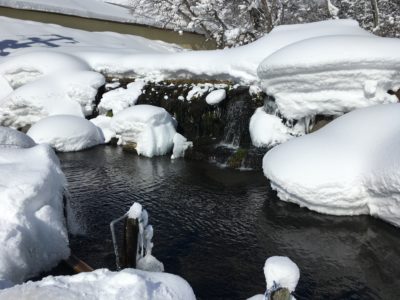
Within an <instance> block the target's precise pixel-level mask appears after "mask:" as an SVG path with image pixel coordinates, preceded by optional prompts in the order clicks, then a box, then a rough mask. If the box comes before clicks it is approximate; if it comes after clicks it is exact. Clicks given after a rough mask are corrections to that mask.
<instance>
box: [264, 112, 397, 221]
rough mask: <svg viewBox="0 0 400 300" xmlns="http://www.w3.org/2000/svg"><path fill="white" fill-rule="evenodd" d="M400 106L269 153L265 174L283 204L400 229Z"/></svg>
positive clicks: (357, 115) (352, 118)
mask: <svg viewBox="0 0 400 300" xmlns="http://www.w3.org/2000/svg"><path fill="white" fill-rule="evenodd" d="M399 132H400V104H386V105H376V106H371V107H368V108H362V109H358V110H355V111H352V112H350V113H348V114H345V115H344V116H341V117H339V118H337V119H335V120H334V121H332V122H331V123H329V124H328V125H327V126H325V127H323V128H322V129H320V130H318V131H316V132H314V133H312V134H309V135H306V136H302V137H299V138H295V139H292V140H290V141H288V142H286V143H284V144H282V145H279V146H276V147H275V148H273V149H272V150H271V151H269V152H268V153H267V154H266V155H265V157H264V159H263V169H264V174H265V176H266V177H268V179H269V180H270V182H271V186H272V188H273V189H275V190H276V191H277V192H278V197H279V198H280V199H282V200H284V201H288V202H294V203H297V204H299V205H300V206H305V207H307V208H309V209H311V210H314V211H317V212H320V213H326V214H333V215H360V214H369V215H372V216H376V217H378V218H381V219H383V220H385V221H387V222H389V223H392V224H394V225H396V226H400V192H399V191H400V176H399V167H400V157H399V152H400V135H399Z"/></svg>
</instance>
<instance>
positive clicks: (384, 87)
mask: <svg viewBox="0 0 400 300" xmlns="http://www.w3.org/2000/svg"><path fill="white" fill-rule="evenodd" d="M258 75H259V77H260V78H261V80H262V84H263V87H264V89H265V90H266V91H267V93H268V94H270V95H272V96H273V97H274V98H275V102H276V104H277V106H278V109H279V111H280V113H281V114H282V115H283V116H284V117H285V118H286V119H295V120H300V119H302V118H304V117H308V116H315V115H341V114H343V113H345V112H349V111H351V110H353V109H356V108H361V107H366V106H370V105H374V104H385V103H394V102H397V101H398V99H397V98H396V96H395V95H389V94H388V91H389V90H393V91H397V90H398V89H399V88H400V84H399V80H398V78H399V76H400V41H399V40H398V39H391V38H380V37H375V36H343V35H342V36H327V37H318V38H313V39H308V40H304V41H300V42H298V43H294V44H292V45H289V46H287V47H285V48H282V49H280V50H278V51H277V52H275V53H273V54H272V55H270V56H269V57H267V58H266V59H265V60H264V61H263V62H262V63H261V65H260V67H259V68H258Z"/></svg>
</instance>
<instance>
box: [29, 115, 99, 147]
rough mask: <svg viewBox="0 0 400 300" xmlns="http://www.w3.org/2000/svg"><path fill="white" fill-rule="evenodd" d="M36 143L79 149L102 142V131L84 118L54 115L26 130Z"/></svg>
mask: <svg viewBox="0 0 400 300" xmlns="http://www.w3.org/2000/svg"><path fill="white" fill-rule="evenodd" d="M27 134H28V136H30V137H31V138H32V139H33V140H34V141H35V142H36V143H38V144H39V143H47V144H50V145H51V146H52V147H53V148H55V149H56V150H57V151H61V152H70V151H79V150H83V149H86V148H90V147H93V146H96V145H99V144H103V143H104V137H103V134H102V131H101V130H100V129H99V128H97V127H96V126H95V125H94V124H93V123H92V122H90V121H88V120H86V119H85V118H81V117H77V116H71V115H56V116H51V117H47V118H44V119H42V120H40V121H39V122H37V123H36V124H34V125H33V126H32V127H31V128H30V129H29V130H28V132H27Z"/></svg>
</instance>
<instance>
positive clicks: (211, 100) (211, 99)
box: [206, 89, 226, 105]
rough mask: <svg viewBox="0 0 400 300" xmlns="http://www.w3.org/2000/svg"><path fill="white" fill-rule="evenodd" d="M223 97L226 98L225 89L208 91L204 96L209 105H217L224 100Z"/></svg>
mask: <svg viewBox="0 0 400 300" xmlns="http://www.w3.org/2000/svg"><path fill="white" fill-rule="evenodd" d="M225 98H226V91H225V89H219V90H215V91H212V92H211V93H209V94H208V95H207V97H206V102H207V104H210V105H217V104H218V103H220V102H221V101H223V100H225Z"/></svg>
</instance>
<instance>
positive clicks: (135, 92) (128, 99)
mask: <svg viewBox="0 0 400 300" xmlns="http://www.w3.org/2000/svg"><path fill="white" fill-rule="evenodd" d="M145 84H146V82H145V81H142V80H136V81H134V82H131V83H129V84H128V85H127V87H126V89H125V88H117V89H115V90H111V91H109V92H106V93H105V94H104V95H103V97H102V98H101V100H100V104H99V106H98V108H99V111H100V113H102V114H105V113H107V112H108V111H109V110H111V111H112V112H113V114H116V113H119V112H120V111H122V110H124V109H125V108H128V107H130V106H132V105H135V104H136V101H137V100H138V98H139V96H140V95H141V94H142V89H143V87H144V86H145Z"/></svg>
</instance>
